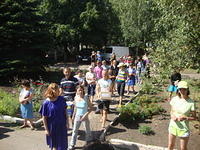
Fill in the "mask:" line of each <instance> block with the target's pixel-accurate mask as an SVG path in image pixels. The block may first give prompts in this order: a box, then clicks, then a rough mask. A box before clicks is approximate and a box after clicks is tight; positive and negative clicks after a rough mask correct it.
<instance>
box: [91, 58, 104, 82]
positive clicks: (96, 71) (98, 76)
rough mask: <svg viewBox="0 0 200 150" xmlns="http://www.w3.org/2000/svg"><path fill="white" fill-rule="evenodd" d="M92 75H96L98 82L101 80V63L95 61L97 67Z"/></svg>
mask: <svg viewBox="0 0 200 150" xmlns="http://www.w3.org/2000/svg"><path fill="white" fill-rule="evenodd" d="M93 71H94V73H95V75H96V79H97V80H99V79H101V78H102V71H103V68H102V67H101V61H97V66H96V67H95V68H94V70H93Z"/></svg>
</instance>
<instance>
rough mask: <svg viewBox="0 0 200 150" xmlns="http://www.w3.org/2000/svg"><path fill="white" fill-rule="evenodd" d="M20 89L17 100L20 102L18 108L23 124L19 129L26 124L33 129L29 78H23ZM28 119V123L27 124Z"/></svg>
mask: <svg viewBox="0 0 200 150" xmlns="http://www.w3.org/2000/svg"><path fill="white" fill-rule="evenodd" d="M21 86H22V90H21V92H20V94H19V102H20V109H21V115H22V118H23V119H24V124H23V125H22V126H21V127H20V128H21V129H22V128H24V127H27V126H30V128H31V130H34V126H33V121H32V119H33V104H32V98H33V90H32V88H31V85H30V81H29V80H23V81H22V83H21ZM28 121H29V122H30V124H28Z"/></svg>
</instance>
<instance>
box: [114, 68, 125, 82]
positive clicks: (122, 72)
mask: <svg viewBox="0 0 200 150" xmlns="http://www.w3.org/2000/svg"><path fill="white" fill-rule="evenodd" d="M126 78H127V72H126V71H125V70H119V72H118V75H117V77H116V80H117V82H123V81H125V80H126Z"/></svg>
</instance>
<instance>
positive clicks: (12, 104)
mask: <svg viewBox="0 0 200 150" xmlns="http://www.w3.org/2000/svg"><path fill="white" fill-rule="evenodd" d="M18 112H19V101H18V96H17V95H13V94H11V93H8V92H5V91H3V90H2V89H0V114H1V115H10V116H15V115H16V114H17V113H18Z"/></svg>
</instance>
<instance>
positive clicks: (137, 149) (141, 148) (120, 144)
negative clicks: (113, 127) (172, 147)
mask: <svg viewBox="0 0 200 150" xmlns="http://www.w3.org/2000/svg"><path fill="white" fill-rule="evenodd" d="M109 142H110V143H111V144H112V145H113V146H114V147H115V148H116V149H117V150H118V149H119V150H121V149H126V150H167V148H166V147H160V146H153V145H144V144H140V143H135V142H129V141H124V140H120V139H111V140H110V141H109Z"/></svg>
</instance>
